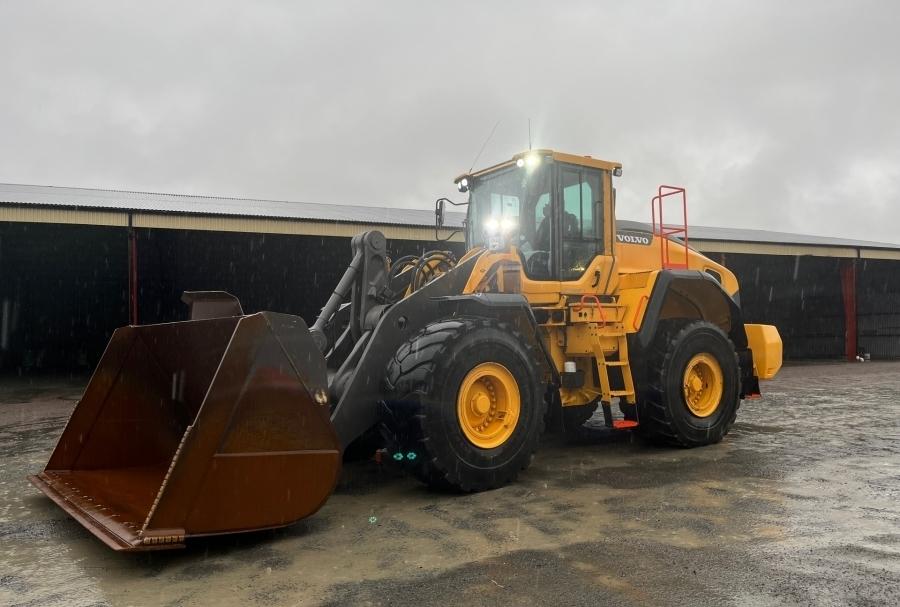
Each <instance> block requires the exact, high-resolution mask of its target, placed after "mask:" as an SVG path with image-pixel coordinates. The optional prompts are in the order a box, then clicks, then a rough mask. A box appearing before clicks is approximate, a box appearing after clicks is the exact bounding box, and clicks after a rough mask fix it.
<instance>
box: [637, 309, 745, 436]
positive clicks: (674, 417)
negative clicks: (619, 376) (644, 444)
mask: <svg viewBox="0 0 900 607" xmlns="http://www.w3.org/2000/svg"><path fill="white" fill-rule="evenodd" d="M670 329H672V330H660V333H659V334H658V336H657V338H656V340H655V341H654V344H653V350H652V352H651V353H650V356H649V358H648V365H649V366H648V379H647V382H646V385H645V386H644V388H643V389H642V390H641V396H640V399H639V405H638V421H639V423H640V425H639V426H638V429H639V432H640V434H641V435H642V436H644V437H646V438H648V439H650V440H652V441H654V442H659V443H665V444H669V445H677V446H681V447H698V446H702V445H709V444H712V443H717V442H719V441H721V440H722V438H723V437H724V436H725V435H726V434H728V431H729V429H730V428H731V426H732V424H734V420H735V418H736V416H737V410H738V406H739V405H740V385H741V382H740V367H739V365H738V357H737V353H736V351H735V348H734V344H732V342H731V340H730V339H729V338H728V336H727V335H725V333H724V332H723V331H722V330H721V329H720V328H719V327H717V326H716V325H714V324H712V323H709V322H706V321H696V322H691V323H690V324H687V325H684V326H682V327H670ZM692 370H696V371H693V372H692Z"/></svg>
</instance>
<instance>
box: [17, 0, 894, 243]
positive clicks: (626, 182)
mask: <svg viewBox="0 0 900 607" xmlns="http://www.w3.org/2000/svg"><path fill="white" fill-rule="evenodd" d="M898 32H900V3H897V2H890V1H885V2H865V1H859V0H857V1H854V2H826V1H821V0H819V1H811V2H795V1H791V2H786V1H781V2H761V1H753V2H750V1H746V2H741V3H737V2H723V1H710V2H701V1H693V2H665V3H664V2H635V1H622V0H618V1H616V2H600V1H585V2H549V1H547V0H542V1H540V2H529V1H525V0H520V1H518V2H502V3H501V2H494V3H487V2H473V3H465V2H447V3H437V2H422V1H419V2H386V1H385V2H375V1H368V2H358V3H357V2H330V3H326V2H309V3H301V2H260V1H254V2H236V3H229V2H223V1H216V2H172V3H167V2H161V1H156V0H155V1H153V2H146V1H142V2H123V1H110V2H84V1H81V2H63V1H60V2H38V1H35V0H28V1H26V0H21V1H18V2H13V1H12V0H0V182H8V183H9V182H11V183H30V184H42V185H65V186H82V187H96V188H116V189H129V190H141V191H156V192H175V193H191V194H217V195H226V196H244V197H256V198H273V199H284V200H302V201H308V202H326V203H347V204H351V203H352V204H369V205H382V206H400V207H420V208H431V207H432V201H433V200H434V199H435V198H436V197H437V196H442V195H448V194H455V189H454V187H453V184H452V178H453V177H454V176H456V175H457V174H458V173H460V172H464V171H465V170H467V169H468V168H469V166H470V165H471V164H472V161H473V159H474V157H475V155H476V153H477V152H478V149H479V148H480V147H481V145H482V143H483V142H484V140H485V139H486V138H487V136H488V134H489V133H490V131H491V129H492V128H493V127H494V125H495V124H496V123H497V122H498V121H499V126H498V127H497V129H496V132H495V134H494V136H493V138H492V139H491V140H490V142H489V143H488V144H487V146H486V148H485V150H484V153H483V154H482V157H481V159H480V160H479V162H478V165H479V166H484V165H486V164H492V163H494V162H497V161H500V160H504V159H506V158H508V157H509V156H511V155H512V154H514V153H515V152H518V151H521V150H523V149H525V148H527V146H528V119H529V118H530V119H531V122H532V132H533V135H532V139H533V144H534V145H535V147H552V148H556V149H559V150H563V151H568V152H572V153H577V154H590V155H593V156H595V157H600V158H605V159H609V160H617V161H620V162H622V163H623V164H624V165H625V168H624V170H625V174H624V176H623V177H622V178H621V179H619V180H618V184H617V186H618V189H619V216H620V217H622V218H627V219H646V218H648V217H649V204H648V202H647V201H648V199H649V196H650V193H651V191H652V190H653V189H654V188H655V186H656V185H657V184H659V183H669V184H683V185H684V186H686V187H687V188H688V195H689V203H690V213H691V216H690V220H691V223H694V224H698V225H717V226H734V227H746V228H764V229H774V230H783V231H794V232H804V233H811V234H824V235H832V236H845V237H855V238H862V239H867V240H882V241H893V242H898V241H900V234H898V229H900V33H898Z"/></svg>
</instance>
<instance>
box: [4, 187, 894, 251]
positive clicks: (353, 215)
mask: <svg viewBox="0 0 900 607" xmlns="http://www.w3.org/2000/svg"><path fill="white" fill-rule="evenodd" d="M0 204H9V205H23V206H28V205H32V206H41V207H56V208H60V207H62V208H69V209H97V210H101V209H102V210H111V211H124V212H127V211H139V212H150V213H170V214H189V215H207V216H225V217H261V218H268V219H288V220H290V219H301V220H307V221H320V222H341V223H364V224H374V225H399V226H421V227H432V226H434V212H433V211H431V210H426V209H406V208H396V207H394V208H391V207H379V206H363V205H341V204H321V203H312V202H289V201H285V200H258V199H252V198H226V197H219V196H188V195H183V194H154V193H148V192H130V191H122V190H93V189H88V188H67V187H56V186H36V185H19V184H0ZM464 218H465V214H464V213H460V212H454V211H448V212H447V213H446V218H445V228H450V229H454V228H461V227H462V223H463V219H464ZM617 224H618V226H619V227H620V228H621V229H630V230H641V231H649V230H650V225H649V224H647V223H643V222H638V221H629V220H619V221H618V222H617ZM689 235H690V237H691V238H692V239H696V240H705V241H709V240H713V241H722V242H750V243H773V244H788V245H808V246H819V247H852V248H857V249H890V250H900V244H892V243H884V242H871V241H866V240H853V239H848V238H832V237H827V236H811V235H806V234H794V233H789V232H774V231H770V230H747V229H740V228H717V227H710V226H695V225H691V226H690V231H689Z"/></svg>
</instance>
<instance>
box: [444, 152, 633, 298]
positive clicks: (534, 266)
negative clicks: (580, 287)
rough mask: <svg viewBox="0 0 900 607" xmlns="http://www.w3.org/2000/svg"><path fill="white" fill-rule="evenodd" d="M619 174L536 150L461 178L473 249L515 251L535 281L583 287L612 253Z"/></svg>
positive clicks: (617, 169)
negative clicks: (600, 258) (589, 272)
mask: <svg viewBox="0 0 900 607" xmlns="http://www.w3.org/2000/svg"><path fill="white" fill-rule="evenodd" d="M613 174H616V175H619V174H621V166H620V165H618V164H616V163H611V162H605V161H601V160H596V159H594V158H590V157H588V156H574V155H570V154H560V153H558V152H553V151H552V150H534V151H529V152H525V153H522V154H518V155H516V156H514V157H513V158H512V160H510V161H507V162H505V163H502V164H499V165H496V166H493V167H490V168H488V169H485V170H483V171H478V172H476V173H473V174H471V175H462V176H460V177H458V178H457V179H456V184H457V187H458V189H459V190H460V191H461V192H469V208H468V213H467V215H466V248H467V249H471V248H472V247H484V248H487V249H489V250H493V251H500V250H515V251H516V252H517V253H518V255H519V257H520V258H521V260H522V265H523V267H524V270H525V274H526V275H527V276H528V278H530V279H532V280H554V281H556V280H559V281H570V280H577V279H578V278H580V277H581V276H582V274H584V272H585V270H586V269H587V268H588V266H589V265H590V263H591V260H592V259H593V258H594V257H595V256H597V255H609V254H611V247H612V244H613V229H614V228H613V225H612V224H613V223H614V221H613V217H612V213H611V211H610V209H609V206H610V205H607V204H605V203H606V201H607V200H609V199H610V198H611V196H612V186H611V183H612V179H611V176H612V175H613Z"/></svg>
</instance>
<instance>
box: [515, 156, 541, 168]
mask: <svg viewBox="0 0 900 607" xmlns="http://www.w3.org/2000/svg"><path fill="white" fill-rule="evenodd" d="M539 164H541V157H540V155H539V154H535V153H533V152H532V153H529V154H526V155H525V156H520V157H519V158H516V166H517V167H519V168H520V169H521V168H522V167H528V170H529V171H530V170H533V169H535V168H536V167H537V166H538V165H539Z"/></svg>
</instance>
